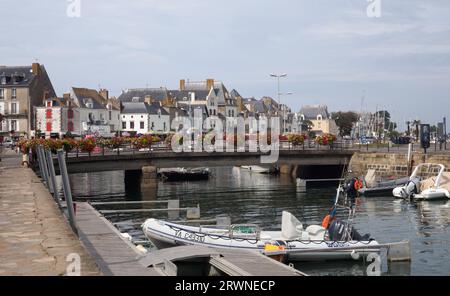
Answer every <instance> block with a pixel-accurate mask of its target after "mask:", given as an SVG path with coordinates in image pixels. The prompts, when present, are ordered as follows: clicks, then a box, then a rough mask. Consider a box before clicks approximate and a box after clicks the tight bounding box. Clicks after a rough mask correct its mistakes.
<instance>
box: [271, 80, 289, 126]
mask: <svg viewBox="0 0 450 296" xmlns="http://www.w3.org/2000/svg"><path fill="white" fill-rule="evenodd" d="M270 76H271V77H275V78H277V100H278V104H280V108H283V107H282V106H281V99H280V95H281V93H280V78H283V77H286V76H287V74H286V73H283V74H281V75H278V74H273V73H270ZM284 109H285V108H283V110H282V117H283V118H282V120H281V123H282V124H281V125H282V129H283V131H282V134H283V133H284Z"/></svg>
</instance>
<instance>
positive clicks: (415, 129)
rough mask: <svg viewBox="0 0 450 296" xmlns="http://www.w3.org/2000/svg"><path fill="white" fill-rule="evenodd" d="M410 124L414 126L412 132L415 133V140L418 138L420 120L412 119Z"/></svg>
mask: <svg viewBox="0 0 450 296" xmlns="http://www.w3.org/2000/svg"><path fill="white" fill-rule="evenodd" d="M411 124H412V125H413V126H414V134H415V136H416V140H417V139H419V131H420V130H419V128H420V124H421V121H420V120H414V121H413V122H412V123H411Z"/></svg>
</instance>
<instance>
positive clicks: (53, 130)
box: [35, 88, 120, 137]
mask: <svg viewBox="0 0 450 296" xmlns="http://www.w3.org/2000/svg"><path fill="white" fill-rule="evenodd" d="M102 92H103V93H105V92H106V94H104V96H105V97H103V96H102V95H101V94H100V93H99V92H97V91H96V90H92V89H86V88H72V90H71V93H70V94H67V95H65V97H64V98H50V99H47V100H45V102H44V104H45V105H44V106H39V107H35V116H36V130H37V131H40V132H41V134H45V136H47V137H49V136H62V135H64V134H66V133H68V132H70V133H71V134H72V135H75V136H84V135H87V134H94V135H98V136H105V137H109V136H113V135H114V134H115V133H116V132H118V131H120V110H119V108H117V107H115V106H114V104H112V103H111V101H110V100H109V99H108V98H107V91H105V90H102ZM38 136H39V135H38Z"/></svg>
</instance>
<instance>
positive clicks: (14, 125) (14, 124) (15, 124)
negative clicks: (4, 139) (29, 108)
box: [11, 120, 17, 131]
mask: <svg viewBox="0 0 450 296" xmlns="http://www.w3.org/2000/svg"><path fill="white" fill-rule="evenodd" d="M16 130H17V121H16V120H11V131H16Z"/></svg>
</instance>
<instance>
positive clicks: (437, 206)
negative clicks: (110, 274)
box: [71, 168, 450, 275]
mask: <svg viewBox="0 0 450 296" xmlns="http://www.w3.org/2000/svg"><path fill="white" fill-rule="evenodd" d="M212 172H213V177H212V178H211V179H210V180H209V181H199V182H172V183H170V182H159V184H158V189H157V192H147V193H144V194H140V193H139V191H137V190H134V188H133V187H131V188H130V186H128V187H127V190H125V185H124V173H123V172H105V173H92V174H76V175H72V176H71V181H72V187H73V188H72V189H73V191H74V196H75V197H76V198H77V199H78V200H83V201H85V200H96V201H105V202H106V201H113V200H154V199H158V200H164V199H179V200H180V206H181V207H190V206H195V205H197V204H200V210H201V216H202V219H210V218H211V219H212V218H214V217H215V216H216V215H219V214H228V215H229V216H230V217H231V219H232V222H233V223H253V224H258V225H260V226H261V227H262V228H263V229H267V230H269V229H277V228H280V227H281V225H280V223H281V212H282V211H283V210H287V211H290V212H292V213H293V214H294V215H295V216H297V218H299V220H300V221H302V223H303V224H306V225H309V224H318V223H321V221H322V218H323V217H324V216H325V215H326V214H327V212H328V210H329V208H330V207H331V205H332V202H333V199H334V195H335V188H324V189H311V190H308V192H307V193H300V192H297V190H296V185H295V181H294V180H293V179H291V178H290V177H288V176H268V175H262V174H256V173H250V172H248V171H245V170H242V169H239V168H213V169H212ZM137 207H140V206H137ZM144 207H151V206H150V205H145V206H144ZM98 208H99V209H114V208H120V206H115V207H114V206H111V205H109V206H98ZM165 215H166V214H120V215H119V214H114V215H109V216H107V218H108V219H110V220H111V221H113V222H120V224H119V225H118V227H119V229H120V230H121V231H122V232H128V233H130V234H131V235H132V236H133V238H135V239H138V240H139V239H145V238H144V237H143V234H142V232H141V231H140V229H139V223H141V222H143V221H144V220H145V218H148V217H156V218H163V219H164V218H165V217H167V216H165ZM449 225H450V201H433V202H418V203H410V202H406V201H403V200H394V199H393V198H392V197H381V198H380V197H377V198H360V203H359V206H358V212H357V216H356V219H355V227H356V228H357V229H358V230H359V231H360V232H361V233H370V234H371V235H372V237H374V238H375V239H377V241H378V242H397V241H401V240H404V239H408V240H410V242H411V252H412V262H411V263H391V264H387V263H386V260H382V261H383V263H382V272H383V275H450V230H449V229H450V227H449ZM382 258H383V259H384V256H383V257H382ZM366 265H367V264H366V263H364V262H329V263H298V264H296V267H297V268H298V269H300V270H302V271H304V272H307V273H309V274H314V275H364V274H365V270H366Z"/></svg>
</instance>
